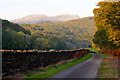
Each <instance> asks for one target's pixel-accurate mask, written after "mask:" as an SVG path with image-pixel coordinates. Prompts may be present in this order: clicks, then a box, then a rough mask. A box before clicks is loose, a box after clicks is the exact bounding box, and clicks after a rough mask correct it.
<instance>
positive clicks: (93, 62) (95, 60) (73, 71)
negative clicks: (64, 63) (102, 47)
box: [51, 53, 103, 78]
mask: <svg viewBox="0 0 120 80" xmlns="http://www.w3.org/2000/svg"><path fill="white" fill-rule="evenodd" d="M92 54H93V56H92V57H91V58H90V59H88V60H87V61H85V62H82V63H80V64H77V65H75V66H73V67H70V68H68V69H66V70H64V71H62V72H60V73H58V74H56V75H54V76H52V77H51V78H95V77H96V73H97V70H98V68H99V66H100V63H101V61H102V60H103V56H102V55H100V54H97V53H92Z"/></svg>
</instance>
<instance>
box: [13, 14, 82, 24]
mask: <svg viewBox="0 0 120 80" xmlns="http://www.w3.org/2000/svg"><path fill="white" fill-rule="evenodd" d="M79 18H80V17H79V16H78V15H70V14H62V15H58V16H47V15H43V14H34V15H28V16H25V17H23V18H19V19H15V20H11V22H13V23H17V24H37V23H49V22H63V21H68V20H73V19H79Z"/></svg>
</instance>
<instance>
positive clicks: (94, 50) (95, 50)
mask: <svg viewBox="0 0 120 80" xmlns="http://www.w3.org/2000/svg"><path fill="white" fill-rule="evenodd" d="M87 49H88V50H90V51H93V52H96V53H99V54H101V55H103V56H109V55H108V54H104V53H101V52H99V51H98V50H97V49H95V48H87Z"/></svg>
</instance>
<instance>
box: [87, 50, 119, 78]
mask: <svg viewBox="0 0 120 80" xmlns="http://www.w3.org/2000/svg"><path fill="white" fill-rule="evenodd" d="M87 49H89V50H90V51H93V52H96V53H99V54H101V55H103V57H104V59H103V61H102V63H101V66H100V67H99V69H98V76H97V77H98V78H103V79H107V80H108V78H118V58H117V57H113V56H112V55H108V54H103V53H101V52H99V51H98V50H97V49H95V48H87Z"/></svg>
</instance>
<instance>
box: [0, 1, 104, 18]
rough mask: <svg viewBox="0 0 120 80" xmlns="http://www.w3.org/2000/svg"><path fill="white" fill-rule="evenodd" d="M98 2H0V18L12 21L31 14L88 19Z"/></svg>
mask: <svg viewBox="0 0 120 80" xmlns="http://www.w3.org/2000/svg"><path fill="white" fill-rule="evenodd" d="M99 1H102V0H0V18H2V19H7V20H12V19H17V18H21V17H24V16H27V15H31V14H45V15H48V16H55V15H59V14H73V15H79V16H80V17H81V18H82V17H88V16H93V9H94V8H96V5H97V3H98V2H99Z"/></svg>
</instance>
